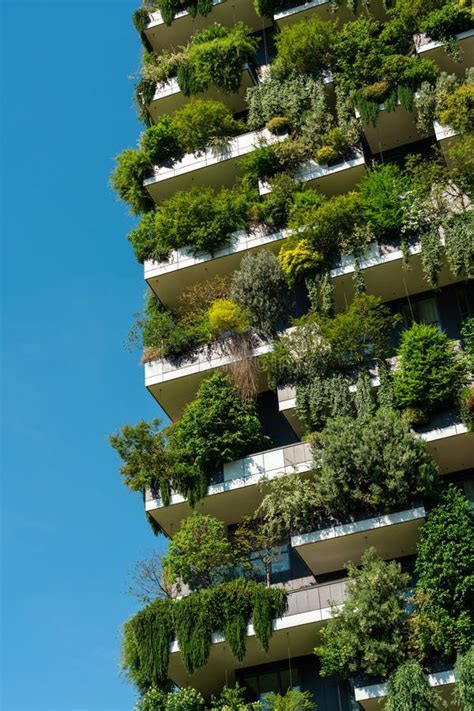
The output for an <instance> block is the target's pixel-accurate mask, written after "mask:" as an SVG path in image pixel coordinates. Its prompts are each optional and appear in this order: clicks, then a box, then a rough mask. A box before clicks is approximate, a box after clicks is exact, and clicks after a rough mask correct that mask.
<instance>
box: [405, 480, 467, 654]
mask: <svg viewBox="0 0 474 711" xmlns="http://www.w3.org/2000/svg"><path fill="white" fill-rule="evenodd" d="M473 523H474V512H473V510H472V507H471V503H470V502H469V501H468V499H467V498H466V497H465V496H464V494H463V492H462V491H461V490H459V489H458V488H456V487H454V486H450V487H449V488H448V489H447V491H446V492H445V493H444V494H443V496H442V499H441V502H440V504H439V505H438V506H437V507H436V508H434V509H432V511H430V513H429V514H428V518H427V520H426V523H425V525H424V526H423V528H422V529H421V535H420V542H419V544H418V555H417V559H416V567H415V571H416V575H417V583H416V586H415V591H414V605H415V613H414V616H413V646H414V648H415V650H416V651H417V653H418V654H419V655H420V657H421V658H422V659H427V658H428V659H431V658H433V657H435V658H440V657H441V658H442V659H445V660H447V661H452V660H453V658H454V657H455V655H456V653H461V654H462V653H464V652H466V651H467V650H468V649H469V647H470V645H471V643H472V635H473V633H474V623H473V607H472V604H473V600H474V594H473V593H474V590H473V585H474V555H473V551H474V526H473Z"/></svg>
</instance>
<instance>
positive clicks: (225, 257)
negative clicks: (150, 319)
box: [144, 225, 290, 309]
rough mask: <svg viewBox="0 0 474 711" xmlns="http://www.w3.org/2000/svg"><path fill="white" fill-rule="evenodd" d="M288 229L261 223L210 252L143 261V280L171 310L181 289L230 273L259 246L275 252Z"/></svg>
mask: <svg viewBox="0 0 474 711" xmlns="http://www.w3.org/2000/svg"><path fill="white" fill-rule="evenodd" d="M289 233H290V230H281V231H280V232H275V233H271V234H269V233H268V232H267V231H266V230H265V228H264V226H263V225H258V226H256V227H252V228H251V229H249V230H248V231H244V230H242V231H240V232H235V233H234V235H233V237H232V240H231V242H230V244H229V245H228V246H226V247H222V248H221V249H219V250H217V251H216V252H215V253H214V254H213V255H211V254H209V253H202V254H200V255H198V256H193V255H192V253H191V251H190V250H189V249H177V250H174V251H173V252H172V253H171V255H170V257H169V259H168V261H166V262H154V261H152V260H149V261H146V262H145V265H144V275H145V280H146V281H147V283H148V285H149V286H150V288H151V289H153V291H154V292H155V294H156V296H157V297H158V298H159V299H160V301H161V302H162V303H163V304H164V305H165V306H167V307H168V308H170V309H174V308H175V307H176V305H177V303H178V299H179V297H180V296H181V294H182V292H183V291H184V289H186V288H187V287H189V286H192V285H193V284H196V283H199V282H203V281H206V280H207V279H212V277H214V276H216V275H217V274H220V275H225V274H232V272H234V271H235V270H236V269H238V268H239V266H240V262H241V260H242V257H244V256H245V255H246V254H247V253H249V252H252V253H253V252H256V251H257V250H259V249H261V248H266V249H271V250H272V251H278V250H279V248H280V246H281V243H282V241H283V240H284V239H285V237H287V236H288V234H289Z"/></svg>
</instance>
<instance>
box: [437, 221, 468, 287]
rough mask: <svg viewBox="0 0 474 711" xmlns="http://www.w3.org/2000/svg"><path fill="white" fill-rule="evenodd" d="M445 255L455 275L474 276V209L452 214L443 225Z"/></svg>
mask: <svg viewBox="0 0 474 711" xmlns="http://www.w3.org/2000/svg"><path fill="white" fill-rule="evenodd" d="M444 238H445V249H446V257H447V259H448V263H449V267H450V269H451V271H452V272H453V274H454V275H455V276H460V275H461V274H463V275H464V276H466V277H467V278H468V279H470V278H472V276H474V211H472V210H470V211H467V212H463V213H460V214H459V215H454V216H452V217H451V218H450V219H449V220H448V221H447V223H446V224H445V225H444Z"/></svg>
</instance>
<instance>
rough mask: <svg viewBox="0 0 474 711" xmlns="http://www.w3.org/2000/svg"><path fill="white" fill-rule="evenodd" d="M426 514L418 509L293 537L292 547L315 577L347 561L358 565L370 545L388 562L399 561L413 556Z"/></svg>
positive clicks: (339, 566)
mask: <svg viewBox="0 0 474 711" xmlns="http://www.w3.org/2000/svg"><path fill="white" fill-rule="evenodd" d="M425 515H426V512H425V509H424V508H423V506H419V507H417V508H412V509H409V510H407V511H399V512H397V513H393V514H387V515H385V516H376V517H374V518H368V519H364V520H362V521H355V522H351V523H345V524H342V525H340V526H331V527H330V528H324V529H321V530H317V531H313V532H312V533H305V534H303V535H300V536H292V538H291V545H292V547H293V548H294V549H295V550H296V552H297V553H298V554H299V555H300V556H301V558H302V559H303V561H304V562H305V563H306V565H307V566H308V568H309V569H310V570H311V572H312V573H314V575H321V574H323V573H330V572H333V571H335V570H341V569H342V568H343V567H344V565H345V564H346V563H347V562H348V561H349V560H350V561H352V562H353V563H354V564H355V565H359V563H360V562H361V558H362V555H363V553H364V551H365V550H366V549H367V548H368V547H369V546H374V547H375V548H376V549H377V551H378V553H379V554H380V555H381V556H382V557H383V558H385V559H387V560H388V559H391V558H400V557H402V556H406V555H411V554H412V553H415V550H416V543H417V541H418V535H419V528H420V526H421V525H422V524H423V522H424V519H425Z"/></svg>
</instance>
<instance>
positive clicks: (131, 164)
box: [111, 148, 153, 215]
mask: <svg viewBox="0 0 474 711" xmlns="http://www.w3.org/2000/svg"><path fill="white" fill-rule="evenodd" d="M116 161H117V165H116V167H115V170H114V172H113V174H112V178H111V183H112V187H113V188H114V190H116V191H117V193H118V196H119V198H120V199H121V200H123V201H124V202H127V203H128V205H129V206H130V212H131V214H132V215H139V214H140V213H141V212H146V211H147V210H149V209H150V208H152V207H153V201H152V199H151V197H150V196H149V195H148V193H147V191H146V189H145V188H144V187H143V181H144V179H145V178H146V176H147V174H148V172H149V171H150V161H149V159H148V156H147V155H146V153H144V152H143V151H136V150H133V148H127V149H126V150H124V151H122V153H120V155H118V156H117V157H116Z"/></svg>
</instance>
